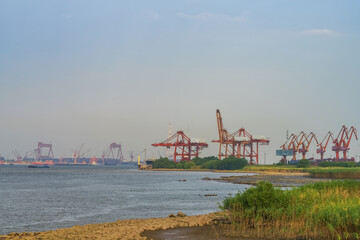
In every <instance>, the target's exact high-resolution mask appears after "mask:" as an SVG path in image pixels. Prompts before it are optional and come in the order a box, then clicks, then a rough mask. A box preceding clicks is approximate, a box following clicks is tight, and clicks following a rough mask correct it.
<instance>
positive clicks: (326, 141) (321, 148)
mask: <svg viewBox="0 0 360 240" xmlns="http://www.w3.org/2000/svg"><path fill="white" fill-rule="evenodd" d="M330 139H331V141H332V142H334V141H335V138H334V134H333V133H332V132H330V131H329V132H328V133H327V134H326V135H325V137H324V139H323V140H322V141H321V143H319V144H318V147H319V148H318V149H317V150H316V153H319V154H320V160H321V161H323V160H324V153H325V152H326V148H327V146H328V144H329V142H330Z"/></svg>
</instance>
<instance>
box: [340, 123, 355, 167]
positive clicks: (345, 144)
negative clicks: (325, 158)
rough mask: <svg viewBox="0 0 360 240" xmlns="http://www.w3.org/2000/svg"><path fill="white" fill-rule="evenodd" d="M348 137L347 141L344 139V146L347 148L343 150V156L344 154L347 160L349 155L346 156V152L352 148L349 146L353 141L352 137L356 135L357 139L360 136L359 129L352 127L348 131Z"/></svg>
mask: <svg viewBox="0 0 360 240" xmlns="http://www.w3.org/2000/svg"><path fill="white" fill-rule="evenodd" d="M347 136H348V137H347V139H345V141H343V146H344V147H345V148H346V150H344V151H343V156H344V159H345V160H346V159H347V156H346V152H347V151H348V150H350V148H349V146H350V142H351V139H352V136H355V138H356V141H357V140H358V136H357V130H356V128H355V127H351V128H350V129H349V130H348V132H347Z"/></svg>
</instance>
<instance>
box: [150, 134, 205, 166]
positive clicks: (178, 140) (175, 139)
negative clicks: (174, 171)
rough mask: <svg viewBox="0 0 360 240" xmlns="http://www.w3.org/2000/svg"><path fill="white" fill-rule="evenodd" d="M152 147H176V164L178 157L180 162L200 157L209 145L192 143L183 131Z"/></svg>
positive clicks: (199, 142)
mask: <svg viewBox="0 0 360 240" xmlns="http://www.w3.org/2000/svg"><path fill="white" fill-rule="evenodd" d="M151 145H152V146H153V147H167V148H170V147H174V162H176V159H177V157H178V156H179V157H180V161H191V158H192V157H198V156H199V151H200V150H202V149H203V148H206V147H208V144H207V143H205V142H203V141H194V140H193V141H192V140H191V139H190V138H189V137H188V136H186V135H185V133H184V132H183V131H177V133H175V134H174V135H172V136H171V137H170V138H168V139H166V140H165V141H162V142H160V143H154V144H151Z"/></svg>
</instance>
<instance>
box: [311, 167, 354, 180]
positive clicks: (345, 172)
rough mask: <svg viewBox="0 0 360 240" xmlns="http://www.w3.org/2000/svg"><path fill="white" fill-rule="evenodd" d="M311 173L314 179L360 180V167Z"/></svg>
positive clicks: (329, 169)
mask: <svg viewBox="0 0 360 240" xmlns="http://www.w3.org/2000/svg"><path fill="white" fill-rule="evenodd" d="M309 172H310V176H311V177H314V178H336V179H360V167H351V168H350V167H348V168H346V167H345V168H340V167H336V168H334V167H330V168H317V169H312V170H310V171H309Z"/></svg>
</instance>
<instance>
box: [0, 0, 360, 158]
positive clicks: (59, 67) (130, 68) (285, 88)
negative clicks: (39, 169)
mask: <svg viewBox="0 0 360 240" xmlns="http://www.w3.org/2000/svg"><path fill="white" fill-rule="evenodd" d="M359 12H360V2H359V1H289V0H283V1H280V0H279V1H195V0H194V1H190V0H189V1H160V0H159V1H85V0H83V1H81V0H78V1H66V0H65V1H55V0H52V1H48V0H43V1H40V0H39V1H13V0H1V1H0V35H1V38H0V155H3V156H9V157H12V151H13V150H14V149H17V150H18V151H19V152H23V153H24V152H26V151H29V150H32V149H34V148H35V147H36V143H37V142H38V141H43V142H52V143H53V144H54V151H55V155H58V156H59V155H68V156H70V154H71V151H70V149H74V148H76V147H77V146H79V145H81V144H82V143H83V142H85V144H86V147H87V148H89V149H91V154H93V155H97V156H99V155H100V154H101V152H102V151H103V150H104V149H105V148H106V147H107V146H108V145H109V144H110V143H111V142H113V141H117V142H118V141H121V143H122V144H123V148H124V154H125V155H126V156H127V155H128V152H129V151H130V150H134V151H140V150H141V149H143V148H147V149H148V152H149V154H150V156H151V155H154V156H155V157H158V150H160V152H161V153H162V152H163V150H162V149H155V148H152V147H151V146H150V145H151V143H153V142H157V141H161V140H164V139H165V138H166V137H167V129H168V124H169V122H171V123H172V125H173V131H175V130H184V131H185V132H187V133H188V134H189V135H192V136H194V137H201V138H205V139H207V141H208V142H209V144H210V147H209V149H208V150H206V151H205V152H204V155H215V154H216V153H217V146H216V144H213V143H210V140H212V139H215V138H217V125H216V118H215V110H216V109H217V108H219V109H220V110H221V112H222V114H223V118H224V119H223V120H224V124H225V127H226V128H227V129H229V130H230V131H232V132H234V131H236V130H237V129H239V128H240V127H245V128H246V129H247V130H248V131H249V132H250V133H253V135H266V136H268V137H270V138H271V145H270V146H268V147H265V148H263V151H265V152H266V153H267V156H268V159H267V161H268V162H271V161H274V162H275V161H277V160H278V159H276V158H275V156H274V155H275V154H274V152H275V149H276V148H278V147H279V146H280V145H282V144H283V142H284V140H285V132H286V130H287V129H289V131H290V133H292V132H294V133H298V132H300V131H301V130H304V131H307V132H310V131H314V132H315V133H317V134H318V138H319V139H321V138H323V136H325V134H326V132H327V131H329V130H331V131H333V132H334V133H335V134H337V132H338V131H339V130H340V128H341V126H342V125H343V124H345V125H347V126H349V127H350V126H352V125H354V126H355V127H358V128H359V119H360V114H359V111H358V103H359V102H360V101H359V100H360V97H359V96H360V95H359V90H360V80H359V76H360V74H359V73H360V68H359V66H360V44H359V42H360V16H359V14H358V13H359ZM357 148H358V147H357V146H356V144H355V146H354V147H352V149H353V150H352V151H351V153H352V155H355V154H357V152H356V151H355V150H354V149H357ZM262 153H263V152H262ZM311 154H313V153H311ZM329 155H330V153H329ZM261 156H262V154H261Z"/></svg>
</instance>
